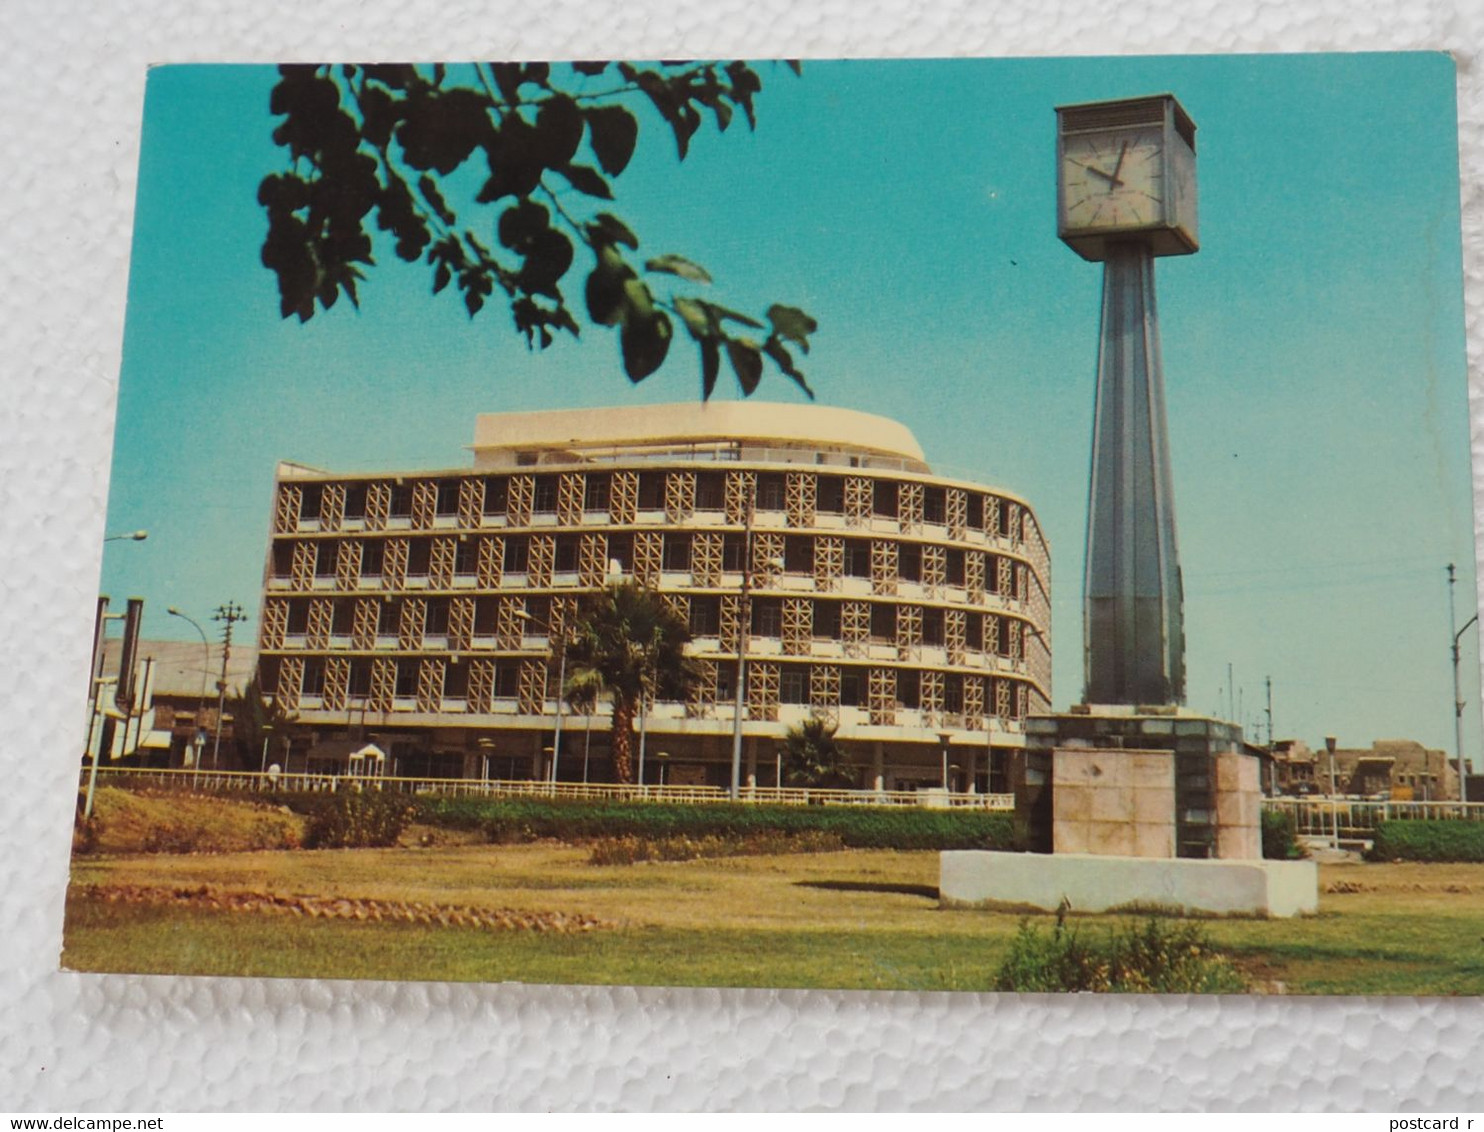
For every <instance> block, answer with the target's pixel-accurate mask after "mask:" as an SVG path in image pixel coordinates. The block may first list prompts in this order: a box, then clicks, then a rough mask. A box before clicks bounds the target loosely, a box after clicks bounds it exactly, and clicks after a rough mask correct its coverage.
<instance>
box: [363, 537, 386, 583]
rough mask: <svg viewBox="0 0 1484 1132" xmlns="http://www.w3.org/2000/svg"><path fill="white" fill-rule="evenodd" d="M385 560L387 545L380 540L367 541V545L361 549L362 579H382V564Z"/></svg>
mask: <svg viewBox="0 0 1484 1132" xmlns="http://www.w3.org/2000/svg"><path fill="white" fill-rule="evenodd" d="M385 559H386V543H384V542H382V541H381V539H379V538H376V539H367V540H366V545H365V546H364V547H362V549H361V577H363V578H376V577H380V576H381V564H382V562H383V561H384V560H385Z"/></svg>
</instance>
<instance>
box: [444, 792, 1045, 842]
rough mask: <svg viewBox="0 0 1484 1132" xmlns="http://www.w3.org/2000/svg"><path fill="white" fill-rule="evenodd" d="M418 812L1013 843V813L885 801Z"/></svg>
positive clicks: (498, 837) (515, 805)
mask: <svg viewBox="0 0 1484 1132" xmlns="http://www.w3.org/2000/svg"><path fill="white" fill-rule="evenodd" d="M416 807H417V820H418V821H420V822H425V823H426V824H428V825H441V826H446V827H449V828H454V829H478V830H482V831H483V832H484V834H485V835H486V836H487V837H488V838H489V839H490V840H491V841H497V842H510V841H530V840H536V839H538V838H547V837H549V838H556V839H559V840H562V841H567V842H585V841H593V840H597V839H601V838H619V837H645V838H649V839H651V840H662V839H664V838H668V837H691V838H697V837H705V836H715V837H735V838H746V837H748V836H753V835H757V834H760V833H764V832H773V833H780V834H795V835H797V834H805V833H819V834H829V835H833V836H835V837H838V838H839V840H840V844H841V845H842V846H844V847H846V848H851V849H1012V848H1016V847H1017V843H1016V840H1015V831H1014V822H1013V820H1012V818H1011V815H1010V814H1007V813H989V812H986V811H983V810H926V809H916V808H913V807H907V806H902V807H888V806H769V805H728V804H726V803H719V802H717V803H703V804H698V805H665V804H658V803H655V804H651V803H635V802H559V801H546V800H539V799H487V798H443V797H423V798H420V799H418V800H417V802H416Z"/></svg>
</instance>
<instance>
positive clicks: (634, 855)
mask: <svg viewBox="0 0 1484 1132" xmlns="http://www.w3.org/2000/svg"><path fill="white" fill-rule="evenodd" d="M844 847H845V846H844V844H843V843H842V842H841V841H840V838H839V837H837V836H836V835H834V834H831V833H820V832H818V831H806V832H804V833H777V832H774V831H772V830H765V831H763V832H761V833H754V834H751V835H750V836H748V837H717V836H714V835H710V834H708V835H705V836H701V837H663V838H658V839H655V838H649V837H609V838H604V839H603V840H601V841H595V842H594V843H593V846H592V851H591V854H590V855H589V857H588V864H590V865H634V864H638V863H639V862H641V861H698V860H701V859H702V858H712V857H760V856H766V855H770V854H776V853H833V852H836V851H838V850H840V849H843V848H844Z"/></svg>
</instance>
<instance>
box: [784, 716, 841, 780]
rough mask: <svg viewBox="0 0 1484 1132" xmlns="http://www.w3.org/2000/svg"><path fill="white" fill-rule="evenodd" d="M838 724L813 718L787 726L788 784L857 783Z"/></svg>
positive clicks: (785, 750)
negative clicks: (839, 737) (838, 734)
mask: <svg viewBox="0 0 1484 1132" xmlns="http://www.w3.org/2000/svg"><path fill="white" fill-rule="evenodd" d="M835 731H836V727H835V725H834V724H832V723H829V722H827V721H825V720H823V719H819V718H817V717H816V718H811V719H806V720H804V722H803V723H796V724H794V726H792V727H790V728H789V729H788V734H787V735H785V736H784V739H783V779H784V782H786V783H787V784H788V785H789V786H818V787H823V788H831V787H834V788H848V787H852V786H854V785H855V781H854V779H853V777H852V775H851V773H850V770H849V768H848V767H847V766H846V765H845V750H844V748H843V747H841V746H840V744H839V743H837V742H835Z"/></svg>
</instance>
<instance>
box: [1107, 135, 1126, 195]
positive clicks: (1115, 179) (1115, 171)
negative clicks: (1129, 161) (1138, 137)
mask: <svg viewBox="0 0 1484 1132" xmlns="http://www.w3.org/2000/svg"><path fill="white" fill-rule="evenodd" d="M1127 156H1128V139H1127V138H1124V139H1123V144H1122V145H1121V146H1119V147H1118V161H1117V163H1116V164H1115V165H1114V166H1113V176H1112V177H1110V178H1109V180H1110V181H1112V182H1113V184H1115V185H1121V184H1123V182H1122V181H1120V180H1119V179H1118V174H1119V172H1120V171H1121V170H1122V169H1123V159H1124V158H1125V157H1127Z"/></svg>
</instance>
